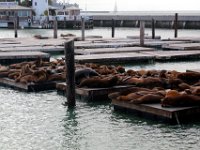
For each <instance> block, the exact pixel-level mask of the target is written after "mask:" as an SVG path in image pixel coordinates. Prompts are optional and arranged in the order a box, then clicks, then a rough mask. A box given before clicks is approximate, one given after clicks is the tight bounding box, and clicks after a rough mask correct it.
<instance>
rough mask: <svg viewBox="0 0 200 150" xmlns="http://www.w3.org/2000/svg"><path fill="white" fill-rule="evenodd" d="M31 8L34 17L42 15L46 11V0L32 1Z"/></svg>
mask: <svg viewBox="0 0 200 150" xmlns="http://www.w3.org/2000/svg"><path fill="white" fill-rule="evenodd" d="M32 8H33V10H34V11H35V14H36V16H41V15H44V12H45V11H46V10H47V11H48V0H32Z"/></svg>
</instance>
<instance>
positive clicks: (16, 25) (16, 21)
mask: <svg viewBox="0 0 200 150" xmlns="http://www.w3.org/2000/svg"><path fill="white" fill-rule="evenodd" d="M17 28H18V15H17V13H15V18H14V30H15V38H17V37H18V34H17Z"/></svg>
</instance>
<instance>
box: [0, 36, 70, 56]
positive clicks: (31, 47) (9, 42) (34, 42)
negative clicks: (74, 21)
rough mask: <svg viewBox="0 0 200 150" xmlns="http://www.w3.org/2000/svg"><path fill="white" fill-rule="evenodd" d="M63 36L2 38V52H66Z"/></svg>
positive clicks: (0, 46) (0, 44) (0, 47)
mask: <svg viewBox="0 0 200 150" xmlns="http://www.w3.org/2000/svg"><path fill="white" fill-rule="evenodd" d="M66 41H67V39H63V38H57V39H54V38H48V39H36V38H34V37H29V38H4V39H1V38H0V52H7V51H12V52H21V51H42V52H48V53H56V52H57V53H60V52H62V53H63V52H64V42H66Z"/></svg>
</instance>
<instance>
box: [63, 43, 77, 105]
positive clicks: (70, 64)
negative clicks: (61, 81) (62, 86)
mask: <svg viewBox="0 0 200 150" xmlns="http://www.w3.org/2000/svg"><path fill="white" fill-rule="evenodd" d="M65 64H66V72H67V73H66V84H67V87H68V88H67V89H66V93H67V102H66V103H65V105H68V107H69V108H71V107H74V106H76V101H75V77H74V74H75V69H74V40H71V41H69V42H66V43H65Z"/></svg>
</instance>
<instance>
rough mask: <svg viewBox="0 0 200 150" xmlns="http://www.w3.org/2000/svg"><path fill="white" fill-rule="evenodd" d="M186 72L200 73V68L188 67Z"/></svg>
mask: <svg viewBox="0 0 200 150" xmlns="http://www.w3.org/2000/svg"><path fill="white" fill-rule="evenodd" d="M186 72H198V73H200V69H187V70H186Z"/></svg>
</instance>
